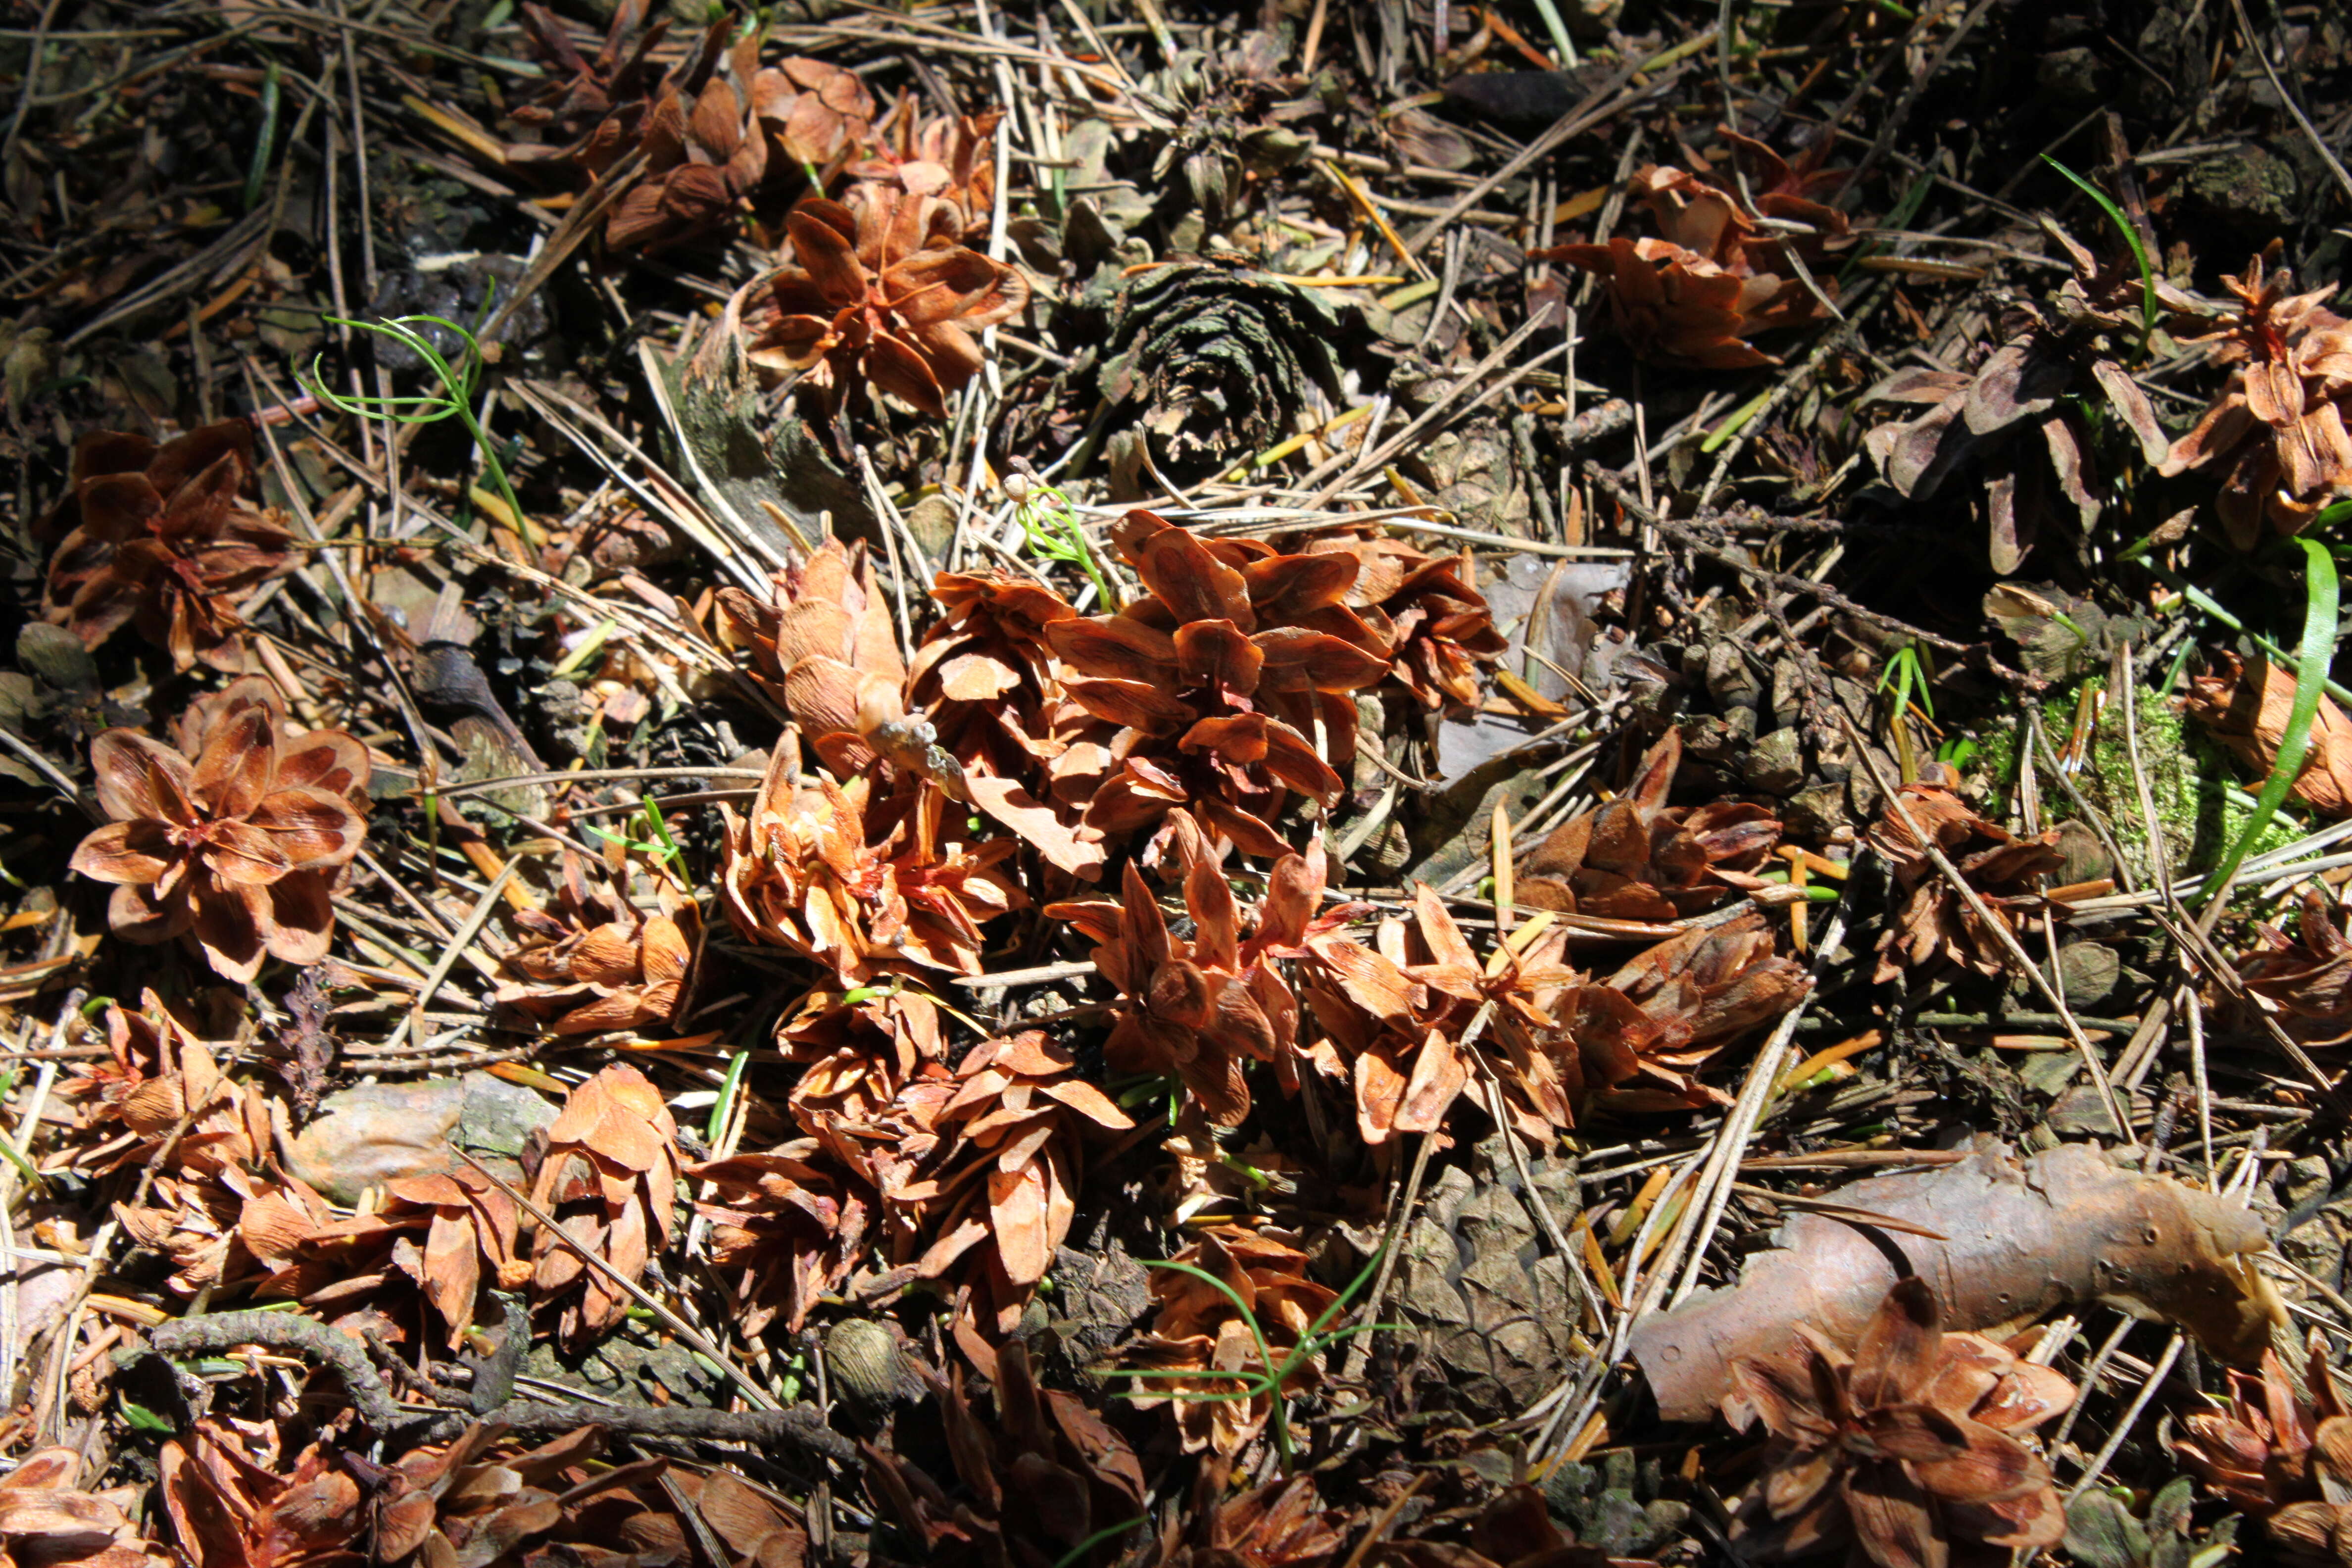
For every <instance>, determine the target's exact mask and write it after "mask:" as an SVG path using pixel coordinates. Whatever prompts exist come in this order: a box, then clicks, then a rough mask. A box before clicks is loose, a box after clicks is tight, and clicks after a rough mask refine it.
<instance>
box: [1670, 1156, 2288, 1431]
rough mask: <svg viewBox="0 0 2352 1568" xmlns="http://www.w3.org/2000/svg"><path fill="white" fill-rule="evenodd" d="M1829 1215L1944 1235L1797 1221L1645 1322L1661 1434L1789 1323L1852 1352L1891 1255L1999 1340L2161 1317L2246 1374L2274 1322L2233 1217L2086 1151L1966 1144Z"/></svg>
mask: <svg viewBox="0 0 2352 1568" xmlns="http://www.w3.org/2000/svg"><path fill="white" fill-rule="evenodd" d="M1832 1195H1833V1196H1834V1197H1835V1198H1836V1200H1837V1201H1838V1202H1840V1203H1842V1204H1845V1205H1850V1206H1852V1207H1853V1208H1858V1209H1868V1210H1872V1211H1874V1212H1875V1213H1879V1214H1885V1215H1893V1216H1895V1217H1896V1218H1899V1219H1906V1220H1910V1221H1912V1222H1914V1223H1916V1224H1918V1225H1922V1226H1927V1228H1929V1229H1932V1230H1935V1231H1937V1232H1940V1233H1941V1234H1942V1235H1944V1236H1946V1237H1950V1239H1949V1240H1948V1241H1942V1242H1938V1241H1930V1240H1927V1239H1925V1238H1924V1237H1916V1236H1895V1235H1891V1234H1887V1233H1873V1232H1870V1231H1867V1230H1864V1229H1861V1228H1857V1227H1856V1226H1853V1225H1852V1224H1849V1223H1846V1222H1844V1221H1841V1220H1836V1219H1831V1218H1828V1217H1826V1216H1823V1215H1809V1214H1799V1215H1793V1216H1791V1217H1790V1219H1789V1220H1787V1221H1786V1222H1785V1223H1784V1224H1783V1225H1782V1226H1780V1230H1779V1231H1778V1233H1777V1234H1776V1239H1777V1241H1778V1242H1779V1246H1778V1247H1777V1248H1776V1249H1775V1250H1773V1251H1770V1252H1768V1253H1763V1254H1760V1255H1758V1256H1756V1257H1754V1258H1750V1259H1749V1260H1748V1264H1747V1267H1746V1268H1744V1269H1743V1270H1742V1272H1741V1274H1740V1278H1739V1283H1738V1285H1736V1286H1728V1287H1725V1288H1723V1289H1716V1290H1710V1291H1705V1292H1702V1293H1700V1294H1699V1295H1697V1296H1695V1297H1693V1298H1692V1299H1691V1300H1689V1301H1687V1302H1685V1304H1684V1305H1682V1306H1681V1307H1678V1308H1676V1309H1675V1310H1673V1311H1671V1312H1664V1313H1658V1314H1655V1315H1654V1316H1651V1317H1649V1318H1645V1319H1643V1321H1641V1322H1640V1323H1639V1324H1637V1325H1636V1326H1635V1328H1634V1330H1633V1354H1634V1357H1635V1359H1637V1360H1638V1361H1639V1362H1640V1363H1641V1365H1642V1370H1643V1372H1644V1373H1647V1374H1648V1376H1649V1379H1650V1386H1651V1388H1652V1389H1653V1390H1654V1391H1655V1393H1656V1394H1657V1396H1658V1410H1659V1413H1660V1414H1661V1415H1664V1416H1665V1417H1666V1418H1667V1419H1668V1420H1672V1421H1704V1420H1706V1418H1707V1415H1708V1413H1709V1411H1711V1410H1712V1409H1713V1408H1714V1406H1715V1405H1716V1404H1717V1402H1718V1401H1719V1400H1721V1399H1722V1398H1723V1397H1724V1396H1725V1395H1726V1394H1728V1393H1729V1392H1730V1390H1731V1363H1733V1362H1734V1361H1736V1360H1737V1359H1738V1358H1739V1357H1741V1356H1758V1355H1769V1354H1772V1353H1774V1352H1775V1351H1776V1350H1777V1349H1778V1347H1779V1346H1780V1342H1781V1341H1782V1339H1783V1338H1784V1337H1785V1336H1786V1334H1787V1333H1788V1331H1789V1326H1790V1324H1792V1323H1798V1322H1804V1323H1810V1324H1811V1325H1813V1326H1814V1327H1815V1328H1817V1329H1819V1330H1820V1331H1822V1333H1823V1334H1824V1335H1826V1336H1827V1337H1828V1338H1829V1339H1830V1340H1831V1341H1832V1342H1835V1343H1838V1344H1847V1345H1850V1344H1853V1342H1855V1341H1856V1340H1857V1339H1859V1338H1860V1336H1861V1334H1862V1332H1863V1330H1864V1326H1865V1325H1866V1324H1867V1323H1868V1322H1869V1321H1870V1319H1871V1315H1872V1313H1873V1312H1874V1310H1876V1309H1877V1307H1878V1305H1879V1303H1880V1302H1881V1301H1882V1300H1884V1299H1885V1295H1886V1292H1887V1290H1888V1289H1889V1288H1891V1287H1892V1286H1893V1284H1894V1283H1895V1264H1894V1263H1893V1262H1891V1261H1890V1258H1891V1257H1899V1258H1903V1259H1905V1260H1906V1261H1907V1264H1908V1271H1909V1272H1913V1273H1916V1274H1917V1275H1918V1276H1920V1277H1921V1278H1922V1279H1926V1280H1927V1282H1928V1283H1929V1284H1930V1285H1932V1286H1933V1287H1934V1288H1935V1290H1936V1295H1937V1300H1938V1301H1939V1302H1941V1303H1942V1304H1943V1311H1944V1314H1945V1321H1948V1322H1949V1323H1950V1324H1951V1325H1953V1326H1954V1327H1955V1328H1963V1329H1971V1330H1988V1331H1991V1330H1997V1329H1999V1328H2000V1327H2002V1326H2005V1325H2014V1324H2022V1323H2027V1322H2031V1321H2033V1320H2034V1319H2036V1318H2039V1317H2041V1316H2042V1315H2043V1314H2045V1313H2048V1312H2050V1311H2053V1310H2056V1309H2058V1308H2060V1307H2063V1306H2068V1305H2074V1304H2079V1303H2083V1302H2087V1301H2103V1302H2105V1303H2107V1304H2108V1305H2111V1306H2116V1307H2121V1308H2123V1309H2124V1310H2127V1311H2132V1312H2136V1313H2138V1314H2140V1315H2142V1316H2147V1317H2155V1318H2159V1319H2164V1320H2168V1321H2172V1322H2174V1323H2177V1324H2179V1326H2180V1327H2182V1328H2184V1329H2187V1330H2188V1331H2189V1332H2190V1333H2192V1334H2194V1335H2196V1336H2197V1339H2198V1341H2199V1342H2200V1343H2201V1344H2203V1345H2204V1346H2205V1347H2206V1348H2207V1349H2208V1350H2210V1351H2211V1352H2213V1353H2214V1354H2216V1355H2218V1356H2221V1358H2223V1359H2224V1360H2227V1361H2231V1362H2235V1363H2240V1364H2247V1363H2252V1361H2253V1360H2254V1359H2255V1358H2256V1357H2257V1356H2259V1355H2260V1354H2261V1353H2262V1351H2263V1346H2265V1345H2266V1344H2268V1343H2269V1342H2270V1331H2271V1327H2272V1324H2273V1322H2274V1321H2280V1319H2279V1314H2280V1312H2281V1310H2282V1309H2280V1308H2279V1306H2278V1304H2277V1298H2276V1296H2275V1295H2274V1294H2273V1291H2272V1290H2271V1289H2270V1286H2269V1285H2268V1283H2267V1282H2265V1281H2264V1280H2263V1278H2262V1276H2261V1275H2259V1274H2257V1273H2256V1272H2255V1271H2254V1268H2253V1266H2252V1259H2251V1258H2250V1257H2249V1256H2248V1255H2249V1254H2252V1253H2254V1252H2259V1251H2261V1250H2262V1249H2263V1247H2267V1246H2268V1245H2269V1244H2270V1237H2269V1233H2268V1232H2267V1231H2266V1230H2265V1229H2264V1228H2263V1222H2262V1221H2261V1220H2260V1219H2259V1218H2257V1217H2256V1216H2255V1215H2254V1214H2253V1213H2252V1211H2251V1210H2249V1209H2248V1208H2247V1207H2246V1206H2245V1205H2243V1204H2242V1203H2241V1202H2239V1201H2237V1200H2235V1199H2230V1198H2223V1197H2220V1196H2217V1195H2215V1194H2209V1193H2203V1192H2199V1191H2197V1190H2195V1189H2193V1188H2189V1187H2185V1186H2182V1185H2181V1184H2179V1183H2178V1182H2175V1181H2173V1180H2171V1179H2170V1178H2169V1177H2164V1176H2147V1175H2142V1174H2140V1173H2137V1172H2136V1171H2132V1170H2127V1169H2126V1168H2124V1167H2122V1166H2119V1165H2117V1164H2115V1163H2112V1162H2110V1161H2109V1160H2108V1159H2107V1157H2106V1156H2105V1154H2104V1153H2102V1152H2100V1151H2099V1150H2097V1149H2095V1148H2092V1147H2090V1146H2088V1145H2085V1144H2079V1143H2069V1144H2063V1145H2061V1146H2060V1147H2058V1148H2055V1149H2053V1150H2051V1151H2049V1152H2046V1153H2042V1154H2036V1155H2033V1156H2032V1157H2031V1158H2026V1159H2021V1158H2019V1157H2018V1155H2017V1154H2016V1153H2015V1152H2013V1151H2012V1150H2011V1149H2010V1148H2009V1147H2008V1146H2007V1145H2005V1144H2002V1143H2000V1142H1995V1141H1994V1140H1991V1139H1989V1138H1988V1139H1979V1141H1978V1142H1977V1144H1976V1145H1975V1147H1974V1149H1973V1151H1972V1152H1970V1154H1969V1158H1968V1159H1966V1160H1964V1161H1962V1162H1960V1163H1957V1164H1950V1165H1938V1166H1936V1167H1934V1168H1932V1169H1929V1170H1925V1171H1917V1172H1906V1173H1900V1174H1896V1175H1889V1176H1876V1177H1873V1178H1871V1179H1870V1180H1867V1181H1863V1182H1856V1183H1854V1184H1852V1185H1849V1186H1845V1187H1841V1188H1839V1189H1837V1190H1836V1191H1835V1193H1834V1194H1832Z"/></svg>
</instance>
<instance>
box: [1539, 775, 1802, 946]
mask: <svg viewBox="0 0 2352 1568" xmlns="http://www.w3.org/2000/svg"><path fill="white" fill-rule="evenodd" d="M1681 763H1682V737H1681V733H1680V731H1674V730H1669V731H1666V733H1665V734H1664V736H1663V737H1661V738H1660V740H1659V741H1658V742H1657V744H1655V745H1654V746H1652V747H1651V748H1650V750H1649V751H1648V752H1647V753H1645V754H1644V755H1643V758H1642V762H1641V765H1640V767H1639V768H1638V769H1636V771H1635V773H1634V775H1633V782H1632V783H1631V784H1628V785H1627V786H1626V787H1625V789H1624V791H1623V792H1622V794H1620V795H1618V796H1617V797H1616V798H1615V799H1613V800H1611V801H1608V802H1605V803H1603V804H1602V805H1599V806H1597V807H1595V808H1594V809H1592V810H1591V811H1589V812H1587V813H1585V814H1584V815H1583V816H1579V817H1577V818H1575V819H1574V820H1572V821H1570V822H1568V823H1565V824H1563V825H1562V826H1559V828H1557V829H1555V830H1554V831H1553V832H1552V833H1551V834H1550V835H1549V837H1546V838H1545V839H1544V841H1543V842H1542V843H1541V844H1539V845H1538V846H1537V847H1536V848H1535V849H1534V850H1533V851H1532V852H1530V853H1529V854H1528V857H1527V858H1525V859H1524V860H1522V861H1521V862H1520V863H1519V868H1518V869H1519V876H1518V881H1517V889H1518V901H1519V902H1520V903H1522V904H1524V905H1526V906H1528V908H1530V909H1538V910H1571V911H1573V912H1575V913H1578V914H1587V915H1601V916H1606V917H1608V918H1609V919H1612V920H1630V921H1674V920H1680V919H1682V918H1684V917H1685V916H1688V915H1693V914H1696V913H1699V912H1700V911H1702V910H1706V909H1710V908H1712V907H1714V906H1715V905H1717V904H1719V903H1721V902H1722V901H1723V900H1725V899H1726V898H1727V897H1729V896H1730V895H1731V894H1732V893H1733V892H1734V891H1735V890H1737V889H1741V888H1745V887H1749V886H1752V885H1754V883H1755V876H1754V873H1755V872H1757V871H1759V870H1760V869H1761V868H1763V865H1764V863H1765V861H1766V860H1767V858H1769V856H1770V855H1771V852H1772V848H1773V847H1774V846H1775V845H1776V844H1778V843H1779V842H1780V822H1779V821H1778V820H1777V819H1776V818H1775V817H1773V816H1772V815H1771V814H1770V813H1769V812H1768V811H1766V810H1765V809H1764V808H1763V807H1761V806H1759V805H1750V804H1748V803H1747V802H1744V801H1736V800H1724V801H1715V802H1711V803H1709V804H1708V805H1703V806H1696V807H1670V806H1668V805H1666V797H1667V794H1668V792H1669V791H1670V790H1671V789H1672V788H1673V787H1674V779H1675V770H1676V769H1677V768H1678V767H1679V766H1680V765H1681Z"/></svg>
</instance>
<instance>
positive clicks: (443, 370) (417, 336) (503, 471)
mask: <svg viewBox="0 0 2352 1568" xmlns="http://www.w3.org/2000/svg"><path fill="white" fill-rule="evenodd" d="M487 304H488V301H485V307H486V308H487ZM326 320H327V321H328V322H329V323H330V324H331V325H334V326H339V327H357V328H358V329H359V330H360V331H363V332H373V333H374V334H375V335H376V336H378V337H380V338H390V339H391V340H392V341H393V342H396V343H398V344H400V345H401V346H402V347H403V348H405V349H406V350H408V352H409V353H413V354H415V356H416V357H417V358H419V359H421V360H423V361H424V362H425V368H426V369H428V370H430V371H432V373H433V375H434V378H435V379H436V381H438V382H439V383H440V384H441V390H440V391H439V392H437V393H424V394H421V395H416V396H414V397H399V396H393V397H354V396H352V395H348V394H345V393H340V392H337V391H335V390H334V389H333V388H332V387H331V386H329V385H328V384H327V378H326V377H325V376H324V375H323V374H320V370H319V361H318V358H317V356H315V355H314V356H312V358H311V361H310V379H309V380H308V381H307V382H303V381H302V376H301V374H300V373H299V372H298V373H297V374H296V375H295V378H294V379H295V380H296V381H297V382H302V385H303V389H304V390H305V391H307V392H309V393H310V395H312V396H313V397H316V398H317V399H318V400H319V401H320V402H321V403H323V404H325V405H327V406H328V407H330V408H332V409H334V410H336V411H337V412H338V413H342V414H349V415H352V416H356V417H359V418H362V419H393V420H397V421H398V422H399V423H401V424H403V425H434V424H438V423H439V422H440V421H442V420H444V419H447V418H449V417H451V416H456V418H457V422H458V423H459V424H461V425H463V426H465V427H466V434H467V435H468V436H471V437H473V438H474V447H475V449H476V450H477V451H478V452H480V453H481V454H482V468H483V471H484V472H485V473H487V474H488V476H489V480H490V483H491V485H492V486H493V487H494V488H495V489H497V490H498V492H499V500H501V501H503V502H504V503H505V504H506V510H507V516H508V517H509V518H510V519H512V520H513V522H514V525H515V526H516V527H517V528H519V529H520V530H521V531H523V533H524V535H525V537H526V538H528V539H529V540H530V543H531V545H532V547H533V548H537V547H538V545H539V544H540V542H541V541H540V540H539V539H538V538H537V537H536V535H537V534H538V530H537V529H536V528H535V527H533V526H532V524H531V522H530V519H529V518H527V517H525V516H524V515H523V510H522V502H520V500H516V499H515V493H514V487H513V486H512V485H511V484H509V483H508V482H507V468H506V465H505V464H504V463H502V462H500V461H499V453H498V446H497V443H495V442H493V441H492V440H491V439H490V437H489V435H488V432H487V431H485V430H484V429H483V428H482V423H481V421H480V420H479V419H478V418H477V417H476V416H475V415H474V403H475V400H476V395H478V393H479V392H480V391H481V386H482V373H483V372H484V371H485V370H486V369H488V360H486V359H485V358H484V357H483V355H482V344H481V340H480V339H478V338H477V337H475V336H474V334H473V333H472V332H470V331H467V330H466V329H465V328H464V327H461V326H459V325H458V324H457V322H455V321H450V320H449V319H448V318H446V317H445V316H425V315H418V316H394V317H391V318H389V319H388V320H385V321H358V320H355V319H353V318H352V317H349V316H329V317H327V318H326ZM420 322H421V323H424V324H425V325H428V326H436V327H446V328H447V329H448V330H449V331H453V332H455V333H457V336H458V338H459V339H460V340H461V341H463V342H464V343H465V345H466V352H465V353H463V354H461V355H460V356H459V357H458V360H457V363H456V364H455V365H452V364H451V363H449V361H448V360H447V358H446V357H445V356H444V355H443V354H442V353H441V351H440V350H439V349H437V348H436V347H435V346H434V344H433V340H432V339H431V338H429V337H426V336H425V333H424V332H422V331H419V330H418V329H417V323H420Z"/></svg>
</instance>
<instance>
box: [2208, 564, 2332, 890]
mask: <svg viewBox="0 0 2352 1568" xmlns="http://www.w3.org/2000/svg"><path fill="white" fill-rule="evenodd" d="M2295 542H2296V543H2297V544H2299V545H2301V546H2302V547H2303V553H2304V565H2305V590H2304V593H2305V599H2304V616H2303V640H2302V646H2301V647H2299V648H2297V649H2296V653H2295V670H2294V706H2293V707H2292V708H2290V709H2289V710H2288V711H2287V720H2286V728H2285V730H2284V731H2281V732H2280V735H2279V747H2278V760H2277V761H2276V762H2274V763H2272V764H2271V771H2270V776H2269V777H2268V778H2266V779H2264V780H2263V792H2262V794H2261V795H2257V796H2255V797H2254V810H2253V815H2252V816H2250V817H2248V818H2247V819H2246V826H2244V827H2243V828H2242V829H2241V830H2240V832H2239V834H2238V841H2237V842H2236V843H2234V844H2232V845H2231V846H2230V852H2229V853H2228V854H2227V855H2224V856H2223V857H2221V864H2220V865H2219V866H2216V867H2215V868H2213V874H2212V875H2211V876H2210V877H2208V878H2206V879H2205V900H2204V901H2205V902H2206V903H2208V904H2210V903H2211V902H2212V901H2213V900H2215V899H2220V898H2226V897H2228V895H2229V891H2230V883H2231V880H2232V879H2235V878H2236V876H2237V874H2238V867H2239V866H2240V864H2241V863H2242V862H2243V861H2244V860H2245V858H2246V853H2247V851H2248V850H2250V849H2252V847H2254V842H2255V840H2257V839H2258V838H2260V837H2262V834H2263V829H2264V828H2266V827H2268V826H2270V825H2271V818H2273V816H2277V815H2278V808H2279V807H2280V806H2282V805H2285V804H2286V797H2287V792H2288V791H2289V790H2291V789H2293V788H2294V781H2295V780H2296V779H2298V778H2300V777H2302V776H2303V763H2304V759H2305V756H2306V755H2307V754H2308V753H2309V752H2310V750H2311V730H2312V726H2313V724H2314V723H2315V722H2316V721H2318V718H2319V697H2320V692H2321V691H2322V689H2324V688H2325V687H2326V684H2327V671H2328V669H2329V668H2330V667H2332V666H2333V665H2334V663H2335V661H2336V558H2335V557H2334V556H2333V555H2331V554H2329V553H2328V551H2327V548H2326V546H2325V545H2323V544H2321V543H2320V542H2318V541H2317V540H2314V539H2298V540H2296V541H2295Z"/></svg>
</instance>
